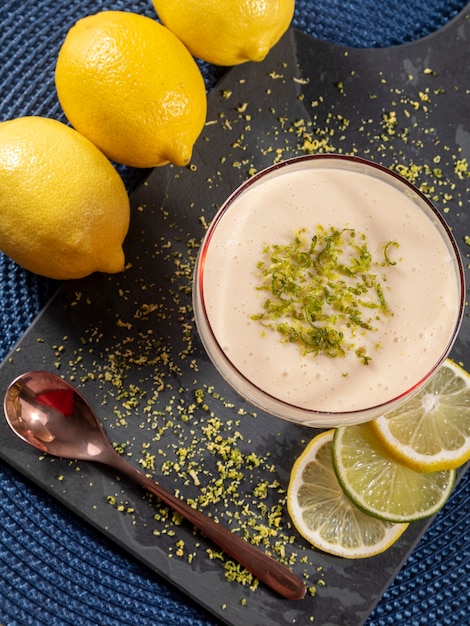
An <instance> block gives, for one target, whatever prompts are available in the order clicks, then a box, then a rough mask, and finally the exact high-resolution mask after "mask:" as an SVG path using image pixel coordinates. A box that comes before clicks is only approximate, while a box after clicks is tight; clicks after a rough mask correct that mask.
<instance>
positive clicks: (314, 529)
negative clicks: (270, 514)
mask: <svg viewBox="0 0 470 626" xmlns="http://www.w3.org/2000/svg"><path fill="white" fill-rule="evenodd" d="M333 435H334V430H328V431H326V432H323V433H320V434H319V435H317V436H316V437H315V438H314V439H313V440H312V441H311V442H310V443H309V445H308V446H307V447H306V449H305V450H304V452H303V453H302V454H301V455H300V457H299V458H298V459H297V461H296V462H295V464H294V467H293V468H292V472H291V477H290V482H289V487H288V491H287V507H288V511H289V515H290V516H291V519H292V523H293V524H294V526H295V528H296V529H297V531H298V532H299V534H300V535H302V537H303V538H304V539H306V540H307V541H308V542H310V543H311V544H312V545H313V546H315V547H316V548H318V549H320V550H323V551H324V552H328V553H330V554H334V555H336V556H341V557H343V558H348V559H359V558H365V557H370V556H373V555H375V554H379V553H380V552H384V550H386V549H387V548H388V547H389V546H391V545H392V544H393V543H394V542H395V541H396V540H397V539H398V537H400V535H401V534H402V533H403V531H404V530H405V529H406V528H407V526H408V524H391V523H390V522H384V521H382V520H379V519H377V518H375V517H371V516H370V515H366V514H365V513H363V512H362V511H360V510H359V509H358V508H357V507H356V506H355V505H354V504H353V503H352V502H351V500H350V499H349V498H348V497H347V496H346V495H345V494H344V491H343V490H342V488H341V486H340V484H339V483H338V480H337V478H336V474H335V472H334V469H333V463H332V456H331V449H332V442H333Z"/></svg>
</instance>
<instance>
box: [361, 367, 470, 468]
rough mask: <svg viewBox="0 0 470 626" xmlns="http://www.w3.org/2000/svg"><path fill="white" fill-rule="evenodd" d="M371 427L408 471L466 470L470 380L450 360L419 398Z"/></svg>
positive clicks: (469, 451)
mask: <svg viewBox="0 0 470 626" xmlns="http://www.w3.org/2000/svg"><path fill="white" fill-rule="evenodd" d="M372 426H373V429H374V431H375V434H376V435H377V437H378V438H379V439H380V441H381V442H382V443H383V445H384V446H385V448H386V449H387V450H388V452H389V453H390V455H392V456H393V457H394V458H395V459H396V460H397V461H400V462H401V463H403V464H404V465H407V466H408V467H411V468H413V469H415V470H418V471H420V472H435V471H438V470H445V469H453V468H456V467H459V466H460V465H463V464H464V463H465V462H466V461H468V460H469V459H470V375H469V374H468V373H467V372H466V371H465V370H463V369H462V368H461V367H459V366H458V365H457V364H456V363H454V362H453V361H451V360H450V359H447V361H446V362H445V363H444V365H443V366H442V367H441V368H440V369H439V370H438V372H437V374H436V375H435V376H434V377H433V379H432V380H431V381H430V382H429V383H428V384H427V385H426V387H425V388H424V389H423V390H422V391H421V392H420V393H419V394H418V395H417V396H415V397H414V398H413V399H411V400H410V401H409V402H407V403H406V404H405V405H404V406H402V407H400V408H399V409H397V410H395V411H391V412H389V413H386V414H385V415H382V416H381V417H379V418H378V419H376V420H374V421H373V422H372Z"/></svg>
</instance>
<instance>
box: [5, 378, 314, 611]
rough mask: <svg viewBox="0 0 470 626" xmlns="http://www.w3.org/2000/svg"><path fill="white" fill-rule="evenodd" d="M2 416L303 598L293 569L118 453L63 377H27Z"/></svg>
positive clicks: (50, 450)
mask: <svg viewBox="0 0 470 626" xmlns="http://www.w3.org/2000/svg"><path fill="white" fill-rule="evenodd" d="M4 412H5V417H6V421H7V423H8V425H9V426H10V428H11V429H12V431H13V432H14V433H15V434H16V435H17V436H18V437H20V438H21V439H22V440H23V441H25V442H26V443H28V444H30V445H32V446H34V447H35V448H37V449H38V450H40V451H41V452H43V453H47V454H51V455H53V456H59V457H62V458H66V459H77V460H86V461H95V462H98V463H102V464H104V465H107V466H109V467H112V468H114V469H116V470H117V471H118V472H120V473H121V474H124V475H126V476H127V477H129V478H131V479H132V480H133V481H135V482H136V483H138V484H139V485H141V486H142V487H143V488H144V489H147V490H148V491H149V492H151V493H153V494H154V495H156V496H157V497H158V498H159V499H160V500H161V501H162V502H164V503H165V504H167V505H168V506H170V507H172V508H173V509H174V510H175V511H177V512H178V513H180V515H182V516H183V517H184V518H185V519H186V520H187V521H189V522H191V523H192V524H193V525H194V526H195V527H196V528H198V529H199V530H200V531H201V532H202V533H203V534H204V535H205V536H206V537H207V538H209V539H210V540H212V541H213V542H214V543H215V544H216V545H218V546H219V548H221V549H222V550H223V551H224V552H226V553H227V554H228V555H230V556H231V557H232V558H233V559H235V560H237V561H238V562H239V563H240V564H241V565H243V566H244V567H245V568H246V569H247V570H248V571H250V572H251V573H252V574H253V575H254V576H256V577H257V578H259V580H261V581H262V582H264V583H265V584H266V585H268V586H269V587H270V588H271V589H272V590H274V591H275V592H277V593H279V594H280V595H282V596H283V597H285V598H287V599H289V600H300V599H301V598H303V597H304V595H305V591H306V588H305V585H304V583H303V581H302V580H301V579H300V578H299V577H298V576H297V575H296V574H295V573H294V572H292V571H291V570H290V569H289V568H287V567H286V566H284V565H283V564H281V563H279V562H278V561H276V560H275V559H273V558H272V557H270V556H268V555H267V554H265V553H264V552H263V551H262V550H260V549H259V548H257V547H256V546H254V545H252V544H250V543H248V542H247V541H245V540H244V539H242V538H241V537H239V536H238V535H236V534H234V533H232V532H230V530H229V529H228V528H226V527H225V526H222V525H221V524H218V523H217V522H215V521H214V520H212V519H211V518H209V517H207V516H206V515H204V514H203V513H201V512H200V511H198V510H197V509H194V508H193V507H191V506H190V505H189V504H187V503H186V502H185V501H184V500H181V499H180V498H177V497H176V496H175V495H174V494H172V493H171V492H169V491H167V490H166V489H164V488H163V487H162V486H161V485H159V484H158V483H156V482H154V481H153V480H151V479H150V478H148V477H147V476H146V475H145V474H144V473H143V472H141V471H140V470H139V469H137V468H136V467H134V466H133V465H131V464H130V463H129V462H128V461H126V460H124V459H123V458H122V457H121V456H120V455H119V454H118V453H117V452H116V450H114V448H113V446H112V445H111V443H110V441H109V440H108V438H107V435H106V433H105V431H104V429H103V427H102V426H101V424H100V422H99V421H98V418H97V417H96V415H95V413H94V411H93V409H92V408H91V406H90V405H89V404H88V402H87V401H86V400H85V398H84V397H83V396H82V395H81V394H80V393H79V391H77V389H75V387H73V386H72V385H71V384H70V383H68V382H67V381H66V380H64V379H63V378H60V377H59V376H57V375H55V374H52V373H49V372H39V371H35V372H28V373H26V374H23V375H22V376H19V377H18V378H16V379H15V380H14V381H13V382H12V383H11V384H10V386H9V387H8V389H7V391H6V394H5V399H4Z"/></svg>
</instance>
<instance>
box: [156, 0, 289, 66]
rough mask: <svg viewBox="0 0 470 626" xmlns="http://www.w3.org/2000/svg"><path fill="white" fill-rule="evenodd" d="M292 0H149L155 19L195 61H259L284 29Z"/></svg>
mask: <svg viewBox="0 0 470 626" xmlns="http://www.w3.org/2000/svg"><path fill="white" fill-rule="evenodd" d="M294 5H295V0H153V6H154V7H155V10H156V11H157V14H158V17H159V18H160V19H161V21H162V22H163V23H164V24H165V26H167V27H168V28H169V29H170V30H171V31H172V32H173V33H175V35H176V36H177V37H179V38H180V39H181V41H182V42H183V43H184V44H185V45H186V46H187V48H188V50H189V51H190V52H191V53H192V54H193V55H194V56H196V57H198V58H199V59H203V60H204V61H208V62H209V63H214V64H215V65H225V66H228V65H238V64H240V63H244V62H246V61H262V60H263V59H264V58H265V56H266V55H267V54H268V52H269V51H270V50H271V48H272V47H273V46H274V45H275V44H276V43H277V42H278V41H279V39H280V38H281V36H282V35H283V34H284V33H285V32H286V30H287V29H288V27H289V25H290V23H291V20H292V16H293V14H294Z"/></svg>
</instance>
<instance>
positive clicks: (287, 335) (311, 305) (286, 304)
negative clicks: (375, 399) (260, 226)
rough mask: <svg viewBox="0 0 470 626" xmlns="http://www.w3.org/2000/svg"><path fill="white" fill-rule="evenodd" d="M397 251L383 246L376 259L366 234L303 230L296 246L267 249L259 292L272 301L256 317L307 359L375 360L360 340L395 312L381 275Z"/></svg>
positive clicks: (348, 230)
mask: <svg viewBox="0 0 470 626" xmlns="http://www.w3.org/2000/svg"><path fill="white" fill-rule="evenodd" d="M392 247H398V243H397V242H396V241H390V242H388V243H386V244H384V245H383V258H380V259H378V260H377V261H374V259H373V258H372V254H371V252H370V250H369V248H368V245H367V238H366V236H365V235H364V234H363V233H360V232H357V231H356V230H354V229H352V228H342V229H338V228H335V227H331V228H330V229H329V230H326V229H325V228H323V227H322V226H317V227H316V231H315V233H314V234H313V235H312V236H310V237H309V236H308V235H307V230H306V229H305V228H304V229H301V230H299V231H296V232H295V233H294V238H293V241H292V243H289V244H286V245H281V244H273V245H267V246H266V247H265V248H264V250H263V258H262V260H260V261H259V262H258V263H257V271H258V277H259V285H258V289H260V290H262V291H266V292H267V293H268V297H267V298H266V300H265V301H264V303H263V307H262V309H263V310H262V312H261V313H257V314H253V315H252V316H251V319H253V320H257V321H259V322H260V323H261V324H262V326H263V327H264V328H269V329H272V330H276V331H277V332H278V333H279V334H280V335H281V337H282V341H284V342H290V343H297V344H299V347H300V348H301V350H302V352H303V354H304V355H306V354H310V353H312V354H313V355H318V354H324V355H326V356H328V357H332V358H335V357H338V356H345V354H346V352H347V351H349V350H354V353H355V355H356V356H357V358H358V359H359V360H360V361H361V362H362V363H364V364H365V365H367V364H368V363H369V361H370V360H371V357H370V356H368V355H367V354H366V353H365V349H364V348H363V347H362V346H361V345H358V341H359V340H360V337H361V336H362V335H363V334H364V333H367V332H370V331H374V330H376V328H377V326H376V324H377V322H378V321H379V320H380V319H381V317H382V316H385V315H390V314H391V311H390V309H389V306H388V304H387V301H386V298H385V294H384V287H383V285H382V282H381V280H383V279H381V278H380V276H379V274H380V272H381V270H382V271H383V269H384V267H386V266H394V265H396V261H395V260H393V259H392V258H391V257H390V251H391V248H392Z"/></svg>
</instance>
